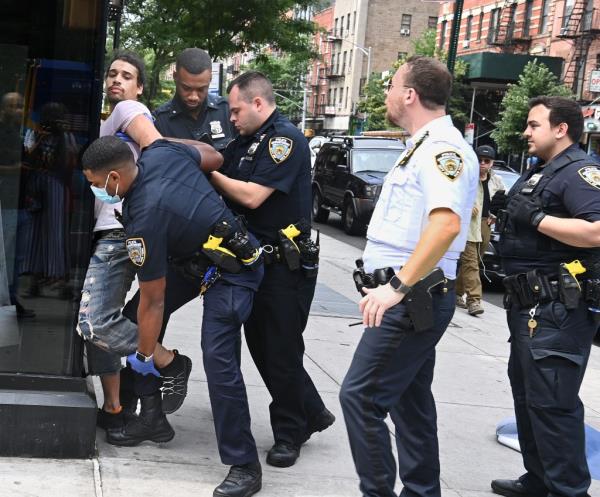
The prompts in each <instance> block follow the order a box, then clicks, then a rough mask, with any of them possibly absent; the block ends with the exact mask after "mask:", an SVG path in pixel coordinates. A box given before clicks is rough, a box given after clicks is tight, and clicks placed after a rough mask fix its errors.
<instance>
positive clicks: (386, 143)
mask: <svg viewBox="0 0 600 497" xmlns="http://www.w3.org/2000/svg"><path fill="white" fill-rule="evenodd" d="M404 149H405V146H404V144H403V143H402V141H400V140H398V139H394V138H377V137H371V136H369V137H365V136H336V137H331V138H330V139H329V141H326V142H325V143H323V145H322V146H321V148H320V149H319V152H318V154H317V158H316V161H315V169H314V173H313V182H312V194H313V204H312V214H313V219H314V220H315V221H317V222H321V223H324V222H326V221H327V219H328V218H329V213H330V212H336V213H339V214H341V216H342V225H343V228H344V231H345V232H346V233H348V234H350V235H361V234H364V232H365V230H366V227H367V225H368V224H369V221H370V220H371V215H372V214H373V209H374V208H375V203H376V202H377V199H378V198H379V194H380V192H381V185H382V183H383V178H384V177H385V175H386V174H387V173H388V172H389V171H390V169H391V168H392V167H393V166H394V164H395V163H396V161H397V159H398V157H399V156H400V154H401V153H402V151H403V150H404Z"/></svg>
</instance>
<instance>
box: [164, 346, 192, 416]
mask: <svg viewBox="0 0 600 497" xmlns="http://www.w3.org/2000/svg"><path fill="white" fill-rule="evenodd" d="M173 352H174V353H175V357H174V358H173V361H171V363H170V364H168V365H167V366H165V367H164V368H157V369H158V371H159V372H160V375H161V379H162V387H161V388H160V389H161V391H162V410H163V412H164V413H165V414H172V413H174V412H175V411H176V410H177V409H179V408H180V407H181V406H182V405H183V401H184V400H185V396H186V395H187V384H188V380H189V378H190V373H191V372H192V360H191V359H190V358H189V357H188V356H186V355H183V354H180V353H179V351H178V350H176V349H173Z"/></svg>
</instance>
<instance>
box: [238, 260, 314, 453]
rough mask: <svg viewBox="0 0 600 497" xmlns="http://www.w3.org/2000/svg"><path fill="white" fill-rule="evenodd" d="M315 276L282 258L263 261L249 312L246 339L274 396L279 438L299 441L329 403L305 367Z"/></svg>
mask: <svg viewBox="0 0 600 497" xmlns="http://www.w3.org/2000/svg"><path fill="white" fill-rule="evenodd" d="M315 286H316V278H306V277H305V276H304V274H303V273H302V271H290V270H289V268H288V267H287V266H286V265H285V264H283V263H275V264H271V265H269V266H266V267H265V276H264V278H263V280H262V283H261V285H260V288H259V290H258V293H257V294H256V296H255V298H254V306H253V308H252V313H251V315H250V318H249V319H248V321H247V322H246V324H245V325H244V331H245V335H246V343H247V344H248V349H249V350H250V353H251V354H252V358H253V359H254V363H255V364H256V367H257V369H258V371H259V372H260V375H261V376H262V379H263V381H264V382H265V385H266V386H267V389H268V390H269V393H270V394H271V397H272V399H273V401H272V402H271V405H270V406H269V411H270V416H271V427H272V429H273V436H274V438H275V441H276V442H285V443H289V444H294V445H300V444H301V443H302V442H304V436H305V434H306V426H307V422H309V421H310V419H311V418H312V417H315V416H317V415H318V414H320V413H321V412H322V411H323V410H324V409H325V405H324V404H323V401H322V399H321V397H320V396H319V393H318V392H317V389H316V388H315V385H314V384H313V382H312V380H311V378H310V376H309V375H308V373H307V372H306V371H305V369H304V365H303V357H304V339H303V338H302V333H303V331H304V328H305V327H306V323H307V320H308V313H309V311H310V305H311V303H312V299H313V296H314V293H315Z"/></svg>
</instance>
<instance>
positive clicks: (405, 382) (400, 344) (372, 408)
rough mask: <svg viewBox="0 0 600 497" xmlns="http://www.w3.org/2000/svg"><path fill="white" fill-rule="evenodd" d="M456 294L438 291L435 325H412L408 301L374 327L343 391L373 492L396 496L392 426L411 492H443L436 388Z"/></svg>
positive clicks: (373, 496) (365, 481)
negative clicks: (438, 354) (438, 358)
mask: <svg viewBox="0 0 600 497" xmlns="http://www.w3.org/2000/svg"><path fill="white" fill-rule="evenodd" d="M455 300H456V299H455V292H454V291H453V290H450V291H448V292H446V293H441V292H436V293H434V294H433V306H434V325H433V327H432V328H431V329H429V330H426V331H422V332H418V333H417V332H415V331H414V330H406V329H405V326H406V325H405V324H404V323H405V322H406V321H405V319H403V318H405V317H406V308H405V306H404V305H403V304H402V303H400V304H398V305H396V306H394V307H392V308H390V309H388V310H387V311H386V312H385V314H384V315H383V320H382V322H381V326H379V327H375V328H366V329H365V331H364V333H363V336H362V337H361V339H360V342H359V344H358V346H357V348H356V352H355V353H354V357H353V358H352V363H351V365H350V369H349V370H348V373H347V374H346V377H345V378H344V382H343V384H342V389H341V391H340V402H341V404H342V411H343V413H344V419H345V421H346V428H347V430H348V438H349V439H350V449H351V451H352V458H353V459H354V465H355V466H356V471H357V473H358V476H359V478H360V490H361V491H362V494H363V496H365V497H392V496H394V497H395V496H396V494H395V493H394V484H395V482H396V463H395V460H394V456H393V454H392V448H391V442H390V434H389V431H388V428H387V425H386V423H385V421H384V420H385V418H386V416H387V415H388V414H389V415H390V416H391V419H392V421H393V423H394V426H395V428H396V446H397V448H398V472H399V474H400V479H401V480H402V483H403V485H404V489H403V490H402V493H401V494H400V495H401V496H403V497H416V496H419V497H439V496H440V495H441V491H440V463H439V454H438V452H439V451H438V439H437V414H436V409H435V401H434V399H433V394H432V393H431V383H432V381H433V369H434V366H435V346H436V344H437V343H438V342H439V340H440V339H441V338H442V335H443V334H444V332H445V331H446V327H447V326H448V324H449V323H450V320H451V319H452V316H453V315H454V306H455Z"/></svg>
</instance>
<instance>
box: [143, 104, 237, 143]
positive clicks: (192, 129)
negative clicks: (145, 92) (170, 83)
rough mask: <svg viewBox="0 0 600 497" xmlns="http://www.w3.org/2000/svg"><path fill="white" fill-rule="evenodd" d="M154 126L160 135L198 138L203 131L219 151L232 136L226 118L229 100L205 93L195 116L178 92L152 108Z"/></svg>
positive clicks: (233, 133) (233, 134) (232, 133)
mask: <svg viewBox="0 0 600 497" xmlns="http://www.w3.org/2000/svg"><path fill="white" fill-rule="evenodd" d="M154 118H155V120H156V121H155V123H154V125H155V126H156V129H157V130H158V131H159V133H160V134H161V135H163V136H169V137H172V138H184V139H188V140H199V139H200V137H201V136H202V135H204V134H205V133H206V134H207V135H208V136H209V137H210V139H211V140H212V142H213V146H214V147H215V148H216V149H217V150H219V151H221V150H223V149H224V148H225V147H226V146H227V144H228V143H229V142H230V141H231V140H232V139H233V138H234V137H235V135H236V133H235V130H234V129H233V127H232V126H231V122H230V121H229V104H228V103H227V100H225V99H224V98H223V97H220V96H218V95H211V94H209V95H207V97H206V100H204V102H203V103H202V105H201V109H200V113H199V114H198V118H197V119H194V118H193V117H192V116H191V115H190V113H189V111H188V110H187V107H186V106H185V104H184V103H183V102H182V101H181V100H180V99H179V97H178V96H177V95H175V97H174V98H173V99H172V100H171V101H169V102H167V103H166V104H163V105H161V106H160V107H159V108H158V109H156V110H155V111H154Z"/></svg>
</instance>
